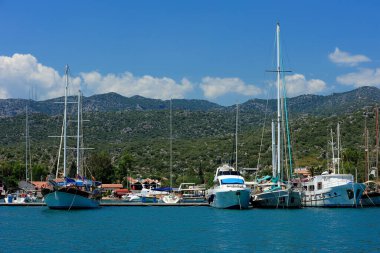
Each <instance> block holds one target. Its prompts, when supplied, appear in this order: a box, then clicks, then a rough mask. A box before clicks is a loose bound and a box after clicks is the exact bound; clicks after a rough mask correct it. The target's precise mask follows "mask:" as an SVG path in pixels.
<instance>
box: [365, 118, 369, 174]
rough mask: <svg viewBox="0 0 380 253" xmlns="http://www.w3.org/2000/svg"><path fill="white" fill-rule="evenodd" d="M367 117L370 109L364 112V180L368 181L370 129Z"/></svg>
mask: <svg viewBox="0 0 380 253" xmlns="http://www.w3.org/2000/svg"><path fill="white" fill-rule="evenodd" d="M367 117H368V111H367V112H366V113H365V114H364V146H365V168H364V180H365V181H368V173H369V169H368V168H369V149H368V129H367Z"/></svg>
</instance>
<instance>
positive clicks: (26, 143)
mask: <svg viewBox="0 0 380 253" xmlns="http://www.w3.org/2000/svg"><path fill="white" fill-rule="evenodd" d="M25 114H26V118H25V181H28V148H29V145H28V143H29V140H28V137H29V129H28V106H26V107H25Z"/></svg>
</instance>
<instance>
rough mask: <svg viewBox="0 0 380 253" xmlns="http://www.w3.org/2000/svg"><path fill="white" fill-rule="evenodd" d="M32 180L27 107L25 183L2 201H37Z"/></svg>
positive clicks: (21, 182)
mask: <svg viewBox="0 0 380 253" xmlns="http://www.w3.org/2000/svg"><path fill="white" fill-rule="evenodd" d="M29 176H30V178H29ZM32 179H33V171H32V166H31V156H30V139H29V119H28V106H26V107H25V181H20V182H19V184H18V188H19V189H18V190H17V191H16V192H10V193H8V194H7V197H6V198H5V199H4V202H5V203H6V204H20V203H29V202H35V201H36V200H37V197H36V196H34V193H35V192H36V191H35V189H34V185H33V184H31V182H32ZM28 181H30V182H28ZM20 189H21V190H20Z"/></svg>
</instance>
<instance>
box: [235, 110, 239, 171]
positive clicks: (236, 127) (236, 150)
mask: <svg viewBox="0 0 380 253" xmlns="http://www.w3.org/2000/svg"><path fill="white" fill-rule="evenodd" d="M238 117H239V104H236V125H235V170H236V171H237V167H238Z"/></svg>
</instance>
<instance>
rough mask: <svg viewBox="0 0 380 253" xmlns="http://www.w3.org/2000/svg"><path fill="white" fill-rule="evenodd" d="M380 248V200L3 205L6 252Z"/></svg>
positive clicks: (0, 226) (0, 242)
mask: <svg viewBox="0 0 380 253" xmlns="http://www.w3.org/2000/svg"><path fill="white" fill-rule="evenodd" d="M232 251H234V252H271V251H272V252H273V251H276V252H380V208H365V209H360V208H358V209H324V208H304V209H300V210H262V209H251V210H242V211H240V210H220V209H214V208H210V207H102V208H100V209H96V210H77V211H57V210H49V209H48V208H47V207H7V206H2V207H0V252H2V253H3V252H4V253H6V252H232Z"/></svg>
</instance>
